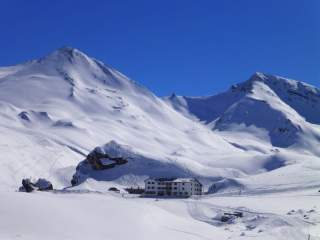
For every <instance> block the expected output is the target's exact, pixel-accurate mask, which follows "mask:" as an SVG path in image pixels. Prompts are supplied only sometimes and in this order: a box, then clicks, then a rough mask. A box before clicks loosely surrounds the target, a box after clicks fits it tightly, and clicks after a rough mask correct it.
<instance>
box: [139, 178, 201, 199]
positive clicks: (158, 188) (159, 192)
mask: <svg viewBox="0 0 320 240" xmlns="http://www.w3.org/2000/svg"><path fill="white" fill-rule="evenodd" d="M144 182H145V195H146V196H171V197H190V196H192V195H201V194H202V184H201V183H200V182H199V181H198V180H197V179H195V178H148V179H146V180H145V181H144Z"/></svg>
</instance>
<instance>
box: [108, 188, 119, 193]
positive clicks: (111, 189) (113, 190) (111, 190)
mask: <svg viewBox="0 0 320 240" xmlns="http://www.w3.org/2000/svg"><path fill="white" fill-rule="evenodd" d="M108 191H110V192H117V193H119V192H120V190H119V189H118V188H116V187H111V188H109V189H108Z"/></svg>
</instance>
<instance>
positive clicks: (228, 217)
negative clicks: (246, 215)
mask: <svg viewBox="0 0 320 240" xmlns="http://www.w3.org/2000/svg"><path fill="white" fill-rule="evenodd" d="M242 217H243V213H242V212H233V213H224V214H223V215H222V216H221V222H229V221H230V220H233V219H235V218H242Z"/></svg>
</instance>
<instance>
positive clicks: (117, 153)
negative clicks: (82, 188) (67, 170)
mask: <svg viewBox="0 0 320 240" xmlns="http://www.w3.org/2000/svg"><path fill="white" fill-rule="evenodd" d="M107 145H108V144H107ZM108 146H112V147H111V148H110V149H107V150H106V149H105V150H104V149H102V148H100V147H97V148H95V149H94V150H93V151H92V152H90V153H89V154H88V156H87V157H86V159H85V160H84V161H82V162H81V163H80V164H79V165H78V166H77V168H76V173H75V174H74V175H73V177H72V180H71V184H72V186H75V185H78V184H80V183H81V182H83V181H84V180H85V179H86V177H87V175H88V174H89V173H90V172H91V171H92V170H94V171H102V170H106V169H111V168H114V167H116V166H118V165H123V164H126V163H128V158H129V157H128V156H127V155H126V157H123V154H122V151H123V150H122V148H121V147H120V145H118V144H117V143H115V142H110V143H109V145H108Z"/></svg>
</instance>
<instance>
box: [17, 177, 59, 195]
mask: <svg viewBox="0 0 320 240" xmlns="http://www.w3.org/2000/svg"><path fill="white" fill-rule="evenodd" d="M34 190H37V191H49V190H53V186H52V183H51V182H50V181H48V180H46V179H44V178H39V179H38V180H37V181H36V182H35V183H33V182H31V180H30V179H29V178H25V179H22V186H21V187H20V188H19V191H20V192H32V191H34Z"/></svg>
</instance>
